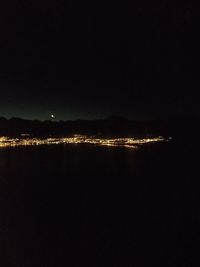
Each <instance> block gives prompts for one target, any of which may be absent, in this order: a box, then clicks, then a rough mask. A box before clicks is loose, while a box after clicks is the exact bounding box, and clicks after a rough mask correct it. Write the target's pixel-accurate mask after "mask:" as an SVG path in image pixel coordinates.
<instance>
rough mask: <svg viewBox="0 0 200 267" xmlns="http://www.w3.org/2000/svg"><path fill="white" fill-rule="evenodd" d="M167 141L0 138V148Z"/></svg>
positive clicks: (129, 145)
mask: <svg viewBox="0 0 200 267" xmlns="http://www.w3.org/2000/svg"><path fill="white" fill-rule="evenodd" d="M163 141H168V140H167V139H165V138H164V137H162V136H158V137H152V138H141V139H140V138H103V137H102V138H96V137H95V136H85V135H74V136H71V137H61V138H52V137H49V138H36V137H33V138H31V137H26V135H25V136H24V137H20V138H9V137H6V136H3V137H0V148H4V147H5V148H6V147H19V146H40V145H59V144H63V145H65V144H91V145H96V146H108V147H125V148H131V149H136V148H138V147H139V146H141V145H144V144H148V143H155V142H163Z"/></svg>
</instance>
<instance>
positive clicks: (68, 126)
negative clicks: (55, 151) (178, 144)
mask: <svg viewBox="0 0 200 267" xmlns="http://www.w3.org/2000/svg"><path fill="white" fill-rule="evenodd" d="M199 121H200V120H199V119H194V118H193V119H190V118H188V119H180V118H179V119H174V118H173V119H163V120H129V119H126V118H122V117H117V116H112V117H110V118H107V119H102V120H75V121H59V122H56V121H50V120H49V121H39V120H24V119H21V118H11V119H6V118H3V117H0V135H1V136H3V135H6V136H19V135H21V134H29V135H31V136H49V135H51V136H68V135H72V134H94V135H109V136H112V135H121V136H123V135H128V136H129V135H133V134H134V135H145V136H147V135H163V136H174V137H175V136H179V137H180V136H181V137H188V136H191V135H192V136H193V137H195V136H198V125H199Z"/></svg>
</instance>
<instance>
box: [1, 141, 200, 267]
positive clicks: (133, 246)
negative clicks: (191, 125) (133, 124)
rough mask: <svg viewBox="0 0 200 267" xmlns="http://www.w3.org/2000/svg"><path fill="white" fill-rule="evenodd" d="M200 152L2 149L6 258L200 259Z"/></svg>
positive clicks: (153, 262) (45, 261)
mask: <svg viewBox="0 0 200 267" xmlns="http://www.w3.org/2000/svg"><path fill="white" fill-rule="evenodd" d="M194 152H195V148H191V147H190V146H184V145H183V144H181V143H180V144H178V143H177V144H176V143H174V142H170V143H160V144H154V145H147V146H145V147H143V148H141V149H140V150H137V151H132V150H128V149H119V148H103V147H90V146H73V145H72V146H46V147H45V146H44V147H36V148H34V147H31V148H30V147H29V148H12V149H3V150H0V253H1V255H0V266H2V267H4V266H13V267H15V266H19V267H22V266H38V267H48V266H199V251H200V239H199V237H200V235H199V232H200V217H199V216H200V212H199V210H200V206H199V204H200V200H199V191H200V190H199V186H198V179H199V177H198V175H197V172H196V170H197V169H198V168H197V167H198V157H196V156H194Z"/></svg>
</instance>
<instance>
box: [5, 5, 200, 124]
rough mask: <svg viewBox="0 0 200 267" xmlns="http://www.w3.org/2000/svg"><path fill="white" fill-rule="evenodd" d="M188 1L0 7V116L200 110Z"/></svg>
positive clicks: (194, 27)
mask: <svg viewBox="0 0 200 267" xmlns="http://www.w3.org/2000/svg"><path fill="white" fill-rule="evenodd" d="M198 13H199V12H198V8H197V6H195V5H194V2H193V1H192V0H190V1H189V0H188V1H184V0H182V1H175V0H173V1H167V0H165V1H147V0H146V1H144V0H140V1H139V0H138V1H120V2H117V1H110V0H101V1H97V0H96V1H94V0H93V1H81V0H79V1H75V0H73V1H72V0H71V1H64V0H55V1H52V0H48V1H47V0H46V1H44V0H40V1H37V0H29V1H28V0H26V1H25V0H10V1H9V0H8V1H2V2H1V4H0V116H6V117H12V116H18V117H23V118H31V119H33V118H34V119H42V120H44V119H49V117H50V114H55V115H56V117H57V119H58V120H59V119H77V118H82V119H84V118H85V119H93V118H104V117H107V116H110V115H120V116H126V117H129V118H133V119H134V118H160V117H163V118H164V117H169V116H170V117H171V116H182V115H188V114H190V115H194V114H195V113H198V112H199V101H198V89H199V85H200V83H199V75H198V74H199V73H198V71H199V68H198V65H199V60H198V50H199V47H200V46H199V45H200V43H199V36H198V35H199V27H198V21H197V19H198V16H199V14H198Z"/></svg>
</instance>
